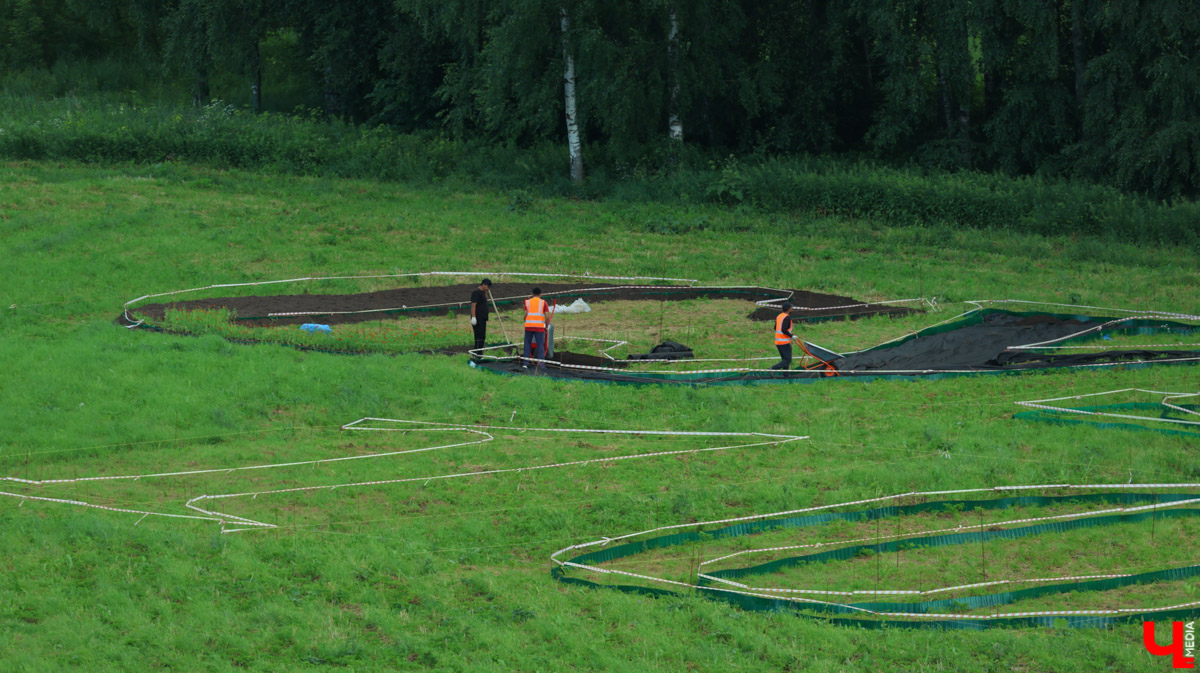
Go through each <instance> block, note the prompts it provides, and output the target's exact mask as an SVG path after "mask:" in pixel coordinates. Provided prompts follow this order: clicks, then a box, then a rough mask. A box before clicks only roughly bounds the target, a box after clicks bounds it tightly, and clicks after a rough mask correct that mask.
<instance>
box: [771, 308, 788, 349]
mask: <svg viewBox="0 0 1200 673" xmlns="http://www.w3.org/2000/svg"><path fill="white" fill-rule="evenodd" d="M786 317H788V314H787V312H786V311H785V312H783V313H780V314H779V315H777V316H775V345H776V346H786V345H788V344H790V343H792V338H791V337H790V336H788V335H786V334H784V333H783V319H784V318H786Z"/></svg>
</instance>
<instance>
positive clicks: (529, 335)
mask: <svg viewBox="0 0 1200 673" xmlns="http://www.w3.org/2000/svg"><path fill="white" fill-rule="evenodd" d="M549 324H550V305H549V304H547V303H546V300H545V299H542V288H540V287H535V288H533V295H532V296H531V297H529V298H528V299H526V300H525V349H524V351H522V355H523V356H524V359H522V360H521V367H522V368H525V369H528V368H529V350H530V347H531V346H532V347H533V356H534V357H541V358H544V357H545V356H546V326H547V325H549ZM545 367H546V363H544V362H539V363H538V369H545Z"/></svg>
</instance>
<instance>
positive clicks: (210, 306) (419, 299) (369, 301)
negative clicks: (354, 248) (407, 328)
mask: <svg viewBox="0 0 1200 673" xmlns="http://www.w3.org/2000/svg"><path fill="white" fill-rule="evenodd" d="M475 287H476V286H474V285H449V286H442V287H412V288H397V289H394V290H383V291H378V292H364V293H359V294H294V295H270V296H249V297H216V298H209V299H195V300H189V301H179V302H168V303H155V304H146V305H143V306H137V307H134V308H133V309H132V311H134V312H136V313H138V314H140V315H143V316H145V317H147V318H149V319H150V320H151V321H160V320H162V319H163V317H164V315H165V313H166V311H167V309H177V310H189V311H190V310H200V309H207V310H219V309H228V310H229V311H230V313H231V315H233V316H235V318H234V319H235V320H237V321H238V322H240V323H243V324H249V325H295V324H301V323H305V322H316V321H319V322H321V323H325V324H343V323H353V322H363V321H367V320H379V319H380V318H384V317H396V316H401V315H409V316H412V315H422V316H427V315H445V314H447V313H456V314H466V313H468V312H469V311H470V297H471V291H472V290H474V289H475ZM533 287H534V285H533V284H529V283H513V284H504V285H500V284H497V285H496V286H494V287H493V295H494V297H495V300H496V303H497V304H498V305H499V306H500V308H501V310H505V308H506V307H507V308H511V309H516V308H517V307H519V305H520V301H521V300H522V299H524V298H525V297H527V296H529V294H530V293H531V291H532V289H533ZM539 287H541V288H542V296H543V297H545V298H546V299H547V300H551V301H554V300H557V301H558V303H560V304H564V303H570V302H572V301H574V300H575V299H576V298H583V299H584V300H585V301H587V302H588V303H595V302H603V301H613V300H646V301H664V300H667V301H679V300H684V299H743V300H745V301H746V303H747V308H748V309H751V311H752V312H751V313H750V317H751V318H752V319H755V320H763V319H767V320H769V319H773V318H774V316H775V314H776V313H778V311H776V310H775V309H770V308H758V307H756V306H755V305H754V302H756V301H761V300H764V299H776V298H789V297H790V298H789V301H791V302H792V304H794V305H796V306H800V307H805V308H807V309H812V310H804V311H801V312H799V313H798V314H797V318H798V319H801V318H845V317H862V316H866V315H880V314H888V315H901V314H906V313H912V312H913V309H907V308H896V307H893V306H884V305H880V304H870V303H866V302H861V301H858V300H856V299H852V298H850V297H842V296H839V295H832V294H819V293H815V292H808V291H805V290H774V289H770V288H759V287H746V288H703V287H689V286H670V285H663V286H653V287H641V286H631V285H611V284H606V283H587V284H578V283H575V284H550V283H544V284H540V285H539ZM768 314H769V315H768ZM762 316H766V317H765V318H764V317H762ZM121 320H122V321H124V322H125V324H128V322H127V321H125V318H124V316H122V317H121Z"/></svg>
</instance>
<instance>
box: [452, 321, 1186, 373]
mask: <svg viewBox="0 0 1200 673" xmlns="http://www.w3.org/2000/svg"><path fill="white" fill-rule="evenodd" d="M1114 320H1117V319H1116V318H1111V317H1092V316H1079V315H1073V316H1067V315H1055V314H1049V313H1014V312H1011V311H1002V310H998V309H988V310H984V311H978V312H973V313H971V314H969V315H966V316H963V317H962V318H961V319H959V320H956V321H954V322H951V323H947V324H945V325H938V326H936V327H931V328H927V329H924V330H921V331H920V332H918V333H916V334H915V335H912V336H910V337H908V338H906V339H903V340H901V341H898V342H895V343H889V344H884V345H881V346H876V347H875V348H871V349H868V350H865V351H860V352H858V353H850V354H848V355H846V356H845V357H844V358H842V359H839V360H836V361H834V363H833V364H834V366H835V367H836V368H837V370H838V371H837V378H861V379H870V378H877V377H907V376H922V377H939V376H955V375H959V374H964V373H967V374H969V373H1001V372H1021V371H1028V370H1034V369H1046V368H1053V367H1078V366H1085V365H1114V364H1121V363H1126V364H1127V365H1128V366H1147V365H1148V364H1155V363H1159V362H1170V361H1183V362H1184V363H1188V362H1191V363H1195V362H1198V361H1200V351H1195V350H1178V349H1165V348H1164V349H1161V350H1159V349H1145V348H1143V349H1114V350H1101V351H1075V350H1046V351H1030V350H1007V349H1008V348H1010V347H1014V346H1026V345H1030V344H1036V343H1043V342H1046V341H1053V340H1056V339H1063V338H1064V337H1070V336H1071V335H1073V334H1078V333H1080V332H1084V331H1086V330H1089V329H1092V328H1097V327H1101V326H1103V325H1105V324H1107V323H1111V322H1113V321H1114ZM1195 329H1196V328H1195V326H1193V325H1187V324H1184V323H1176V322H1169V321H1164V320H1136V321H1125V322H1122V323H1119V324H1117V325H1116V326H1110V327H1106V328H1105V329H1103V330H1093V331H1092V332H1090V333H1089V334H1088V335H1086V336H1083V337H1075V338H1072V339H1068V340H1064V341H1060V342H1057V343H1056V344H1054V345H1066V344H1079V343H1081V342H1083V341H1087V342H1089V343H1097V342H1099V340H1101V339H1103V338H1104V336H1105V335H1107V334H1108V333H1110V332H1111V333H1125V334H1129V333H1137V334H1155V333H1162V332H1172V333H1177V334H1190V333H1192V332H1193V331H1194V330H1195ZM697 355H698V356H699V357H704V354H703V353H702V352H701V353H698V354H697ZM472 364H473V366H476V367H481V368H483V369H487V370H489V371H493V372H496V373H510V374H528V373H530V372H531V371H532V370H526V369H523V368H521V366H520V363H518V362H512V361H494V360H480V359H476V360H474V361H473V362H472ZM725 364H726V363H714V365H715V366H714V368H713V370H710V371H691V372H689V371H687V370H679V371H675V372H671V371H668V370H667V369H666V366H663V367H660V368H658V370H657V371H648V372H638V371H628V370H627V371H624V372H613V371H606V370H605V369H604V368H603V367H613V366H614V365H613V364H612V363H609V364H607V365H603V364H601V365H599V366H600V367H601V368H599V369H579V368H574V367H558V366H556V365H554V364H551V365H549V366H548V367H546V368H545V369H544V370H538V372H537V373H540V374H543V375H546V376H550V377H554V378H567V379H583V380H593V381H611V382H615V383H676V384H682V385H721V384H738V383H770V382H786V381H813V380H817V379H823V378H827V373H826V372H824V371H821V370H804V369H793V370H791V371H750V372H745V371H720V369H722V368H723V365H725ZM592 366H596V365H592ZM729 368H733V367H729Z"/></svg>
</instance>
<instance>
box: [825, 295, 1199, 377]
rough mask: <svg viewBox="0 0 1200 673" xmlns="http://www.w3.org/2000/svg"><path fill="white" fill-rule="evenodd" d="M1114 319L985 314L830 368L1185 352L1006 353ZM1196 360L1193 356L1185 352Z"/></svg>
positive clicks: (1051, 362)
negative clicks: (975, 322)
mask: <svg viewBox="0 0 1200 673" xmlns="http://www.w3.org/2000/svg"><path fill="white" fill-rule="evenodd" d="M1113 320H1115V318H1092V317H1084V316H1077V317H1071V318H1064V317H1062V316H1055V315H1048V314H1044V313H1037V314H1022V313H1010V312H1007V311H996V310H991V311H985V312H982V313H981V314H980V316H979V322H978V323H977V324H966V325H963V326H961V327H958V328H956V329H952V330H949V331H938V332H934V331H932V330H931V332H932V333H928V334H921V335H919V336H918V337H917V338H915V339H910V340H908V341H905V342H903V343H900V344H898V345H895V346H883V347H877V348H872V349H870V350H866V351H862V352H859V353H852V354H850V355H847V356H846V357H845V358H843V359H841V360H838V361H836V362H835V363H834V366H836V367H837V369H838V371H839V372H867V371H872V370H879V369H884V370H889V371H912V372H921V371H928V370H943V371H945V370H963V369H969V370H989V369H1030V368H1036V367H1055V366H1059V367H1062V366H1070V365H1078V364H1087V363H1091V362H1113V361H1120V360H1140V359H1149V358H1155V357H1179V356H1181V354H1183V356H1185V357H1186V355H1187V354H1189V353H1188V352H1186V351H1182V352H1181V351H1157V350H1155V351H1149V350H1121V351H1104V352H1088V353H1079V352H1074V353H1066V354H1063V353H1056V352H1050V353H1046V352H1035V351H1027V350H1016V351H1009V350H1006V349H1008V348H1009V347H1012V346H1026V345H1029V344H1036V343H1043V342H1046V341H1052V340H1055V339H1062V338H1063V337H1067V336H1070V335H1072V334H1076V333H1078V332H1082V331H1084V330H1086V329H1089V328H1094V327H1098V326H1100V325H1103V324H1104V323H1108V322H1111V321H1113ZM1190 354H1191V355H1195V353H1194V352H1193V353H1190Z"/></svg>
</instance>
